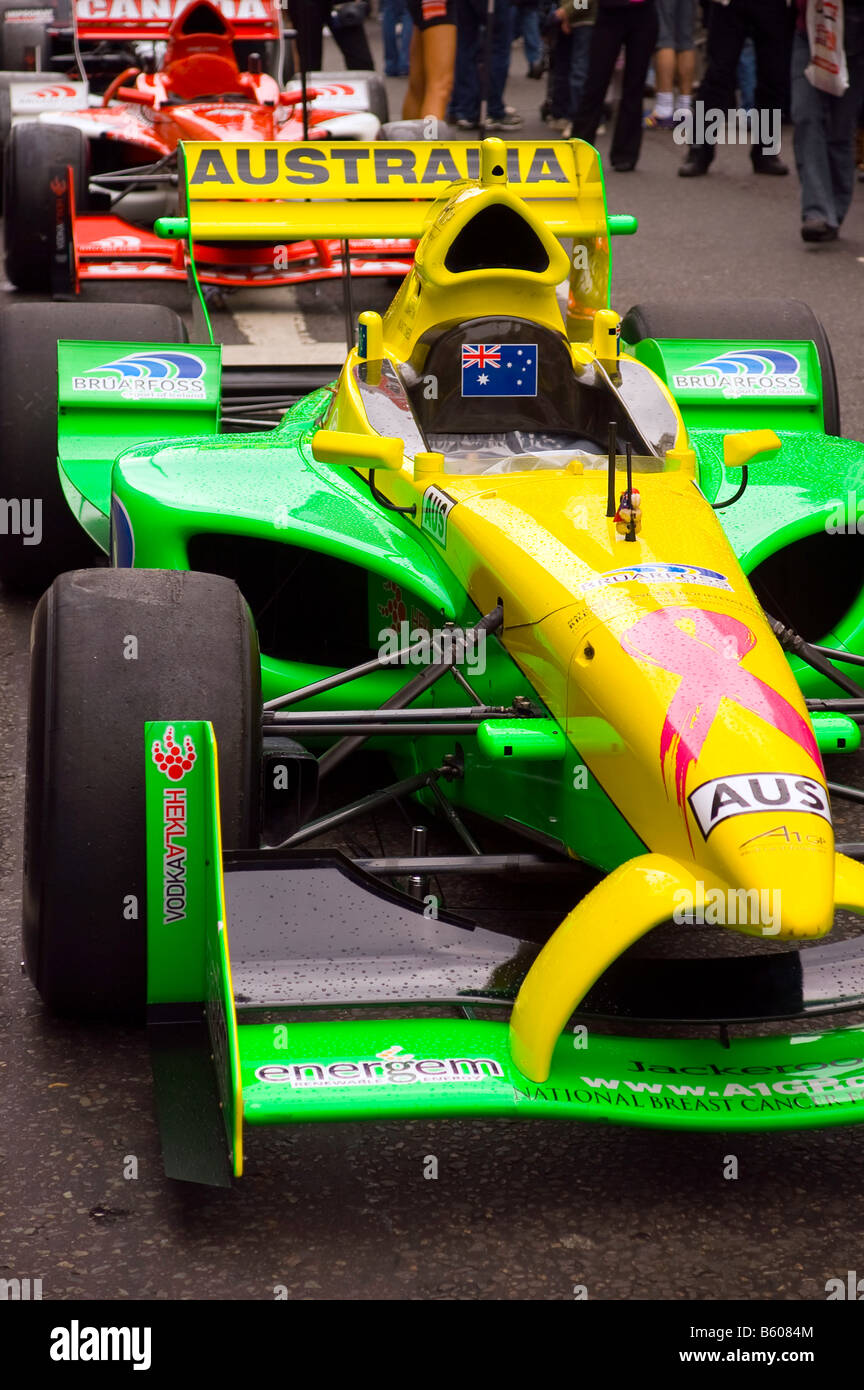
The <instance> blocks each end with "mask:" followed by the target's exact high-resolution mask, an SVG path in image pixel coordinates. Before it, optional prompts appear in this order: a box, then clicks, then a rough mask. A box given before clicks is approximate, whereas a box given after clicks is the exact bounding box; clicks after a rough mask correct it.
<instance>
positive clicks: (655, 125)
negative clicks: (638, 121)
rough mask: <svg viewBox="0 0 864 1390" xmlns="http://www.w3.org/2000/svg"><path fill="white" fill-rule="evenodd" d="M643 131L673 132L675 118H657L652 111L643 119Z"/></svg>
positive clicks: (655, 113)
mask: <svg viewBox="0 0 864 1390" xmlns="http://www.w3.org/2000/svg"><path fill="white" fill-rule="evenodd" d="M645 129H646V130H674V129H675V117H674V116H658V115H657V112H656V111H652V112H651V114H650V115H649V116H646V117H645Z"/></svg>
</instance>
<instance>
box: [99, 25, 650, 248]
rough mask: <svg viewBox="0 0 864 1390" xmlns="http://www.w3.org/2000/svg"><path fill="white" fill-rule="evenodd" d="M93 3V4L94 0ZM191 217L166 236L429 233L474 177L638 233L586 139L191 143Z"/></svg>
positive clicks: (575, 227) (561, 223)
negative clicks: (444, 204)
mask: <svg viewBox="0 0 864 1390" xmlns="http://www.w3.org/2000/svg"><path fill="white" fill-rule="evenodd" d="M89 2H90V3H94V0H89ZM183 152H184V155H185V163H186V189H187V203H186V206H187V214H188V215H187V217H186V218H160V220H159V222H158V223H157V231H158V232H160V234H161V235H164V236H187V237H189V236H191V238H192V239H193V240H195V241H202V242H222V241H278V240H279V239H280V238H282V237H286V238H294V239H297V240H302V239H306V238H311V239H324V238H327V237H338V238H341V239H344V238H347V237H358V238H359V237H412V238H416V237H420V236H421V235H422V234H423V232H424V230H425V229H426V226H427V225H428V224H429V222H430V221H431V217H432V205H433V204H434V203H435V202H437V201H439V200H441V199H444V198H446V197H449V196H450V194H451V193H452V192H453V191H454V189H455V186H456V185H458V184H459V183H462V182H465V181H466V180H476V179H481V178H483V179H485V178H491V177H493V176H495V177H497V178H500V174H501V164H502V161H503V163H504V165H505V167H506V175H507V183H508V186H509V188H510V190H511V192H513V193H515V194H516V195H517V196H518V197H520V198H524V199H525V200H526V201H528V202H530V203H531V205H532V208H533V210H534V212H535V213H537V214H538V215H539V216H540V217H542V219H543V221H544V223H545V224H546V226H547V227H548V228H549V230H550V231H551V232H552V233H553V234H554V235H555V236H559V237H568V236H572V237H578V238H580V239H581V238H589V237H606V236H608V235H609V234H610V233H611V234H614V233H627V232H634V231H635V230H636V219H635V218H633V217H629V216H626V215H619V216H617V217H614V216H613V217H609V216H607V212H606V196H605V192H604V188H603V176H602V173H601V169H600V160H599V156H598V154H597V151H596V150H595V149H594V148H593V147H592V146H591V145H586V144H585V143H584V142H583V141H581V140H567V141H565V140H559V141H545V142H538V141H529V140H521V141H519V142H518V144H513V145H509V146H504V145H503V142H502V141H500V140H490V141H485V142H483V144H480V143H479V142H464V143H463V142H461V141H460V142H458V143H454V144H448V143H444V142H442V141H437V140H419V141H413V142H408V143H406V144H396V143H394V142H391V141H376V142H370V143H365V142H361V141H357V140H341V141H340V140H327V141H321V142H320V143H310V142H308V141H307V142H304V143H298V144H289V143H287V142H281V141H280V142H258V143H255V144H234V143H219V144H214V143H188V144H184V145H183Z"/></svg>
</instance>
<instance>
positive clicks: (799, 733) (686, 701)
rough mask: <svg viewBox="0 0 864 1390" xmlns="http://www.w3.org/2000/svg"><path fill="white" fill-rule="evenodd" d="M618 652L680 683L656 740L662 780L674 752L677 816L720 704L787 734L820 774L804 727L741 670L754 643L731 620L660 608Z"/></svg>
mask: <svg viewBox="0 0 864 1390" xmlns="http://www.w3.org/2000/svg"><path fill="white" fill-rule="evenodd" d="M682 619H686V620H687V621H688V622H689V623H692V625H693V635H692V636H691V635H690V634H689V633H687V632H683V631H682V630H681V628H680V627H678V626H677V623H678V622H680V621H681V620H682ZM621 645H622V647H624V649H625V651H628V652H629V653H630V654H631V656H635V657H639V658H641V659H642V660H645V661H652V662H654V664H655V665H656V666H660V667H662V669H663V670H664V671H671V672H672V673H673V674H674V675H676V676H680V677H681V684H680V685H679V686H678V689H677V690H676V692H675V694H674V696H673V698H672V702H671V704H670V705H669V708H668V710H667V711H666V718H665V720H664V722H663V729H662V732H661V734H660V765H661V768H663V769H664V777H665V764H666V755H667V753H668V752H669V751H670V749H672V748H673V746H674V748H675V792H676V796H677V799H678V804H679V806H680V807H681V809H682V811H683V810H684V789H685V785H686V782H687V772H688V770H689V768H690V765H691V763H694V762H695V761H696V759H697V758H698V757H699V754H700V753H701V752H702V747H703V744H704V743H705V739H706V738H707V737H708V732H709V730H710V728H711V725H712V724H713V723H714V720H715V718H716V715H717V711H718V709H719V707H720V701H721V700H722V699H723V698H724V697H725V698H726V699H727V700H734V701H735V703H736V704H738V705H740V706H741V707H742V709H746V710H749V711H750V712H751V713H752V714H758V715H759V717H760V718H761V719H764V720H765V722H766V724H770V725H772V727H773V728H775V729H780V730H781V731H782V732H783V733H784V734H788V736H789V738H791V739H792V740H793V741H794V742H795V743H797V744H798V745H799V747H801V748H803V749H804V750H805V752H807V753H808V754H809V756H810V757H811V758H812V759H813V761H814V763H815V764H816V766H817V767H818V768H819V769H820V771H821V770H822V760H821V758H820V756H819V749H818V747H817V745H816V739H815V738H814V735H813V730H812V729H811V727H810V725H809V724H808V722H807V720H806V719H804V718H803V716H802V715H800V714H799V713H798V711H797V710H796V709H795V708H794V707H793V706H792V705H790V704H789V701H788V700H785V699H784V698H783V696H782V695H779V694H778V693H777V691H776V690H772V689H771V686H770V685H766V683H765V681H763V680H760V679H759V677H758V676H754V675H753V673H752V672H750V671H745V670H743V668H742V666H741V662H742V661H743V659H744V657H745V656H746V655H747V653H748V652H749V651H751V650H752V648H753V647H754V646H755V645H756V638H755V637H754V635H753V633H752V632H751V631H750V629H749V627H747V626H746V624H744V623H742V622H741V621H740V620H739V619H738V618H733V617H730V616H729V614H727V613H707V612H705V611H704V610H702V609H700V608H661V609H658V611H657V612H656V613H647V614H646V615H645V617H644V618H640V619H639V621H638V622H637V623H635V624H634V625H633V627H631V628H630V630H629V631H628V632H627V633H625V634H624V635H622V637H621ZM685 820H686V816H685ZM688 833H689V828H688Z"/></svg>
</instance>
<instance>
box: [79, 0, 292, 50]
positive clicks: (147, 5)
mask: <svg viewBox="0 0 864 1390" xmlns="http://www.w3.org/2000/svg"><path fill="white" fill-rule="evenodd" d="M213 2H214V4H216V5H217V6H218V8H219V9H220V10H221V12H222V14H223V15H224V16H225V18H226V19H227V20H228V22H229V23H230V24H231V25H232V26H233V28H234V31H235V33H234V37H235V39H238V40H244V39H248V40H255V41H257V42H262V43H267V42H273V43H278V42H279V40H280V37H281V26H280V22H279V5H278V3H277V0H213ZM194 3H195V0H73V6H72V13H73V19H74V24H75V29H76V31H77V35H78V38H79V40H82V41H83V40H87V41H88V42H109V43H110V42H111V41H112V40H116V41H121V40H124V41H125V40H129V39H144V40H146V39H152V40H163V41H164V40H166V39H167V38H168V31H169V30H170V28H171V25H172V24H173V22H174V20H175V19H176V18H177V16H178V15H179V14H181V13H182V12H183V10H185V9H188V8H190V7H191V5H193V4H194Z"/></svg>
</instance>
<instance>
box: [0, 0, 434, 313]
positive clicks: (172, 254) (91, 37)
mask: <svg viewBox="0 0 864 1390" xmlns="http://www.w3.org/2000/svg"><path fill="white" fill-rule="evenodd" d="M74 20H75V30H76V36H77V43H76V48H77V49H78V50H79V51H80V50H82V49H85V50H87V51H90V52H92V51H93V50H94V48H98V46H99V45H100V44H105V43H108V42H113V43H115V44H117V45H118V46H122V48H123V49H124V50H125V51H126V52H127V53H129V54H130V55H132V56H134V57H135V59H136V62H137V66H129V67H127V68H125V70H123V71H122V72H119V73H117V74H116V76H115V77H114V78H113V80H111V82H110V83H109V85H108V86H107V87H106V89H105V91H104V92H103V94H102V96H101V97H96V98H94V97H91V96H90V93H89V88H88V84H87V79H86V72H85V71H84V70H83V68H82V70H81V71H80V73H79V77H80V80H69V79H67V78H65V77H64V76H63V75H62V74H61V75H60V76H59V77H58V78H56V79H55V78H54V77H53V76H52V77H49V76H47V75H46V81H45V85H44V86H41V87H40V86H39V85H38V83H36V84H34V82H33V80H32V78H31V79H30V80H29V81H27V82H25V81H22V82H21V83H20V85H19V84H17V83H16V82H15V80H14V75H13V77H12V79H11V80H10V84H9V92H10V110H11V118H12V126H11V131H10V134H9V138H8V141H7V144H6V149H5V173H4V199H5V209H6V221H5V241H6V273H7V275H8V277H9V279H10V280H11V281H12V283H13V285H16V286H17V287H18V288H19V289H22V290H30V291H35V292H37V293H39V292H52V293H54V294H63V295H65V294H69V293H75V292H77V290H78V289H79V287H80V286H81V284H82V283H84V282H86V281H89V280H103V281H104V280H118V279H121V280H123V279H130V280H140V279H142V278H144V277H146V278H147V279H148V280H157V281H158V280H185V278H186V275H187V265H186V258H185V256H184V251H183V247H182V244H181V243H180V242H175V241H170V240H168V241H166V240H163V239H160V238H159V237H157V236H155V235H154V233H153V230H152V228H153V223H154V221H155V219H156V218H157V217H160V216H164V215H171V214H172V213H176V212H178V211H179V207H178V186H182V183H183V180H182V178H179V177H178V167H177V161H178V145H179V144H180V142H181V141H182V140H198V141H200V140H206V141H210V140H212V141H214V142H216V141H219V140H223V139H224V140H267V141H273V140H285V141H297V140H301V139H304V138H306V139H309V140H321V139H328V138H337V137H338V138H339V139H341V140H344V139H358V140H373V139H376V138H380V134H381V125H382V120H385V121H386V117H387V111H386V92H385V91H384V87H383V83H381V81H380V79H379V78H376V76H375V74H374V73H343V74H327V73H323V74H319V73H312V74H309V75H308V78H307V79H306V81H305V84H304V82H301V81H296V82H294V83H292V84H289V85H288V87H287V88H284V89H283V88H282V87H280V84H279V82H278V81H277V80H276V78H275V77H274V76H272V75H271V74H270V73H268V72H265V71H264V69H263V62H262V59H261V56H260V54H259V53H258V52H256V51H255V50H256V46H257V47H258V48H261V49H264V50H266V51H267V52H268V53H271V54H272V53H273V52H274V51H275V52H276V53H277V54H278V58H277V61H276V63H275V65H274V66H275V70H276V71H277V72H281V70H282V56H281V49H282V44H283V35H282V30H281V25H280V19H279V10H278V7H277V5H276V3H275V0H220V4H219V5H217V4H214V3H211V0H191V2H187V0H76V6H75V13H74ZM238 52H239V53H241V54H245V61H246V70H245V71H243V70H241V67H240V65H239V63H238V57H237V55H238ZM304 87H305V99H304ZM289 211H290V210H289V208H288V207H287V206H286V219H287V217H288V215H289ZM345 245H346V244H345V243H341V242H339V241H332V240H331V241H316V242H312V241H291V240H290V230H289V231H288V234H287V236H286V238H285V240H283V241H282V242H280V243H279V244H275V245H274V244H272V243H261V242H256V243H243V244H238V243H237V242H234V243H232V244H231V245H230V246H225V245H221V246H209V247H208V246H196V255H195V259H196V264H197V268H198V276H199V279H200V280H201V282H202V283H203V284H205V285H214V286H222V287H242V286H250V285H260V284H267V285H289V284H295V283H297V282H298V281H306V280H320V279H331V278H337V277H339V276H340V275H341V274H342V261H343V251H344V247H345ZM413 250H414V243H413V242H412V241H408V240H406V239H404V238H399V239H391V240H389V241H377V240H376V241H356V240H352V241H351V243H350V256H351V273H352V275H360V276H364V275H387V276H398V277H402V276H404V275H405V274H406V272H407V271H408V269H410V266H411V262H412V258H413Z"/></svg>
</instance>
